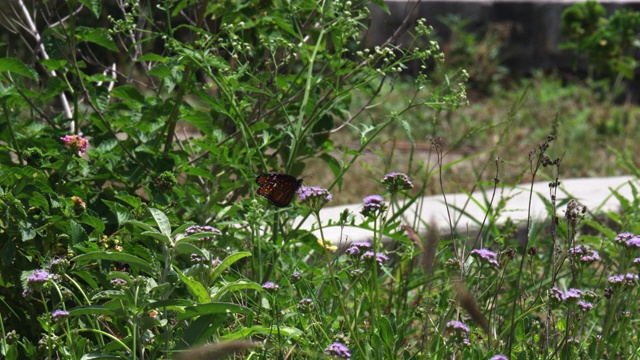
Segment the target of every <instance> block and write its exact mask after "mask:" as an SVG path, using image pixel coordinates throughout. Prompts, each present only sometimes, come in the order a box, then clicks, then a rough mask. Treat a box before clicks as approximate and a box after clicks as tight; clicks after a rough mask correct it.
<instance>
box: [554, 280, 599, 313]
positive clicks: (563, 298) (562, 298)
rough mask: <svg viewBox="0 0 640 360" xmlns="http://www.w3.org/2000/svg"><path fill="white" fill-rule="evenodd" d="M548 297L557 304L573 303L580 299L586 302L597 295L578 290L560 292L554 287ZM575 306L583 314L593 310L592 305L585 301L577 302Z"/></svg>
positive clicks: (588, 291)
mask: <svg viewBox="0 0 640 360" xmlns="http://www.w3.org/2000/svg"><path fill="white" fill-rule="evenodd" d="M549 297H550V298H551V299H552V300H555V301H557V302H566V303H569V302H572V303H575V301H576V300H578V299H580V298H585V299H587V300H589V299H593V298H596V297H597V295H596V294H595V293H594V292H593V291H590V290H587V291H583V290H580V289H575V288H571V289H569V290H567V291H566V292H565V291H562V290H560V289H558V287H556V286H554V287H552V288H551V292H550V294H549ZM577 305H578V307H579V308H580V310H582V311H583V312H586V311H589V310H591V309H592V308H593V304H592V303H590V302H587V301H583V300H578V301H577Z"/></svg>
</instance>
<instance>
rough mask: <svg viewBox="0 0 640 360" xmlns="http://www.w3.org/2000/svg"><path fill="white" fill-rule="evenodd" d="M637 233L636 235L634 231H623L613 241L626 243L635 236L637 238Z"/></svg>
mask: <svg viewBox="0 0 640 360" xmlns="http://www.w3.org/2000/svg"><path fill="white" fill-rule="evenodd" d="M637 237H638V236H637V235H634V234H633V233H630V232H623V233H620V234H618V235H617V236H616V237H615V239H613V241H615V242H617V243H618V244H626V243H627V241H629V240H632V239H634V238H637Z"/></svg>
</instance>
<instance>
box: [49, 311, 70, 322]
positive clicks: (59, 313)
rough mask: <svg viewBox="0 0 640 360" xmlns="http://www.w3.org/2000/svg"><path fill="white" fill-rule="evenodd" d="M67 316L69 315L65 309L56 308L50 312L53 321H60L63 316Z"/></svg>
mask: <svg viewBox="0 0 640 360" xmlns="http://www.w3.org/2000/svg"><path fill="white" fill-rule="evenodd" d="M67 316H69V312H68V311H66V310H56V311H54V312H53V313H52V314H51V319H53V321H61V320H63V319H64V318H66V317H67Z"/></svg>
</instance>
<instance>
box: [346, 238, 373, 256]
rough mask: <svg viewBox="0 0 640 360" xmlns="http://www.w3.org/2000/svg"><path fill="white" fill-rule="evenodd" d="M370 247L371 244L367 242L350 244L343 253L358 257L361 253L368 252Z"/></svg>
mask: <svg viewBox="0 0 640 360" xmlns="http://www.w3.org/2000/svg"><path fill="white" fill-rule="evenodd" d="M371 246H372V245H371V243H370V242H368V241H358V242H354V243H351V244H350V245H349V247H348V248H347V250H345V251H344V252H345V253H346V254H347V255H349V256H358V255H359V254H360V253H361V252H362V251H366V250H369V249H370V248H371Z"/></svg>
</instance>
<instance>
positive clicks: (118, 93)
mask: <svg viewBox="0 0 640 360" xmlns="http://www.w3.org/2000/svg"><path fill="white" fill-rule="evenodd" d="M111 96H113V97H115V98H118V99H122V100H130V101H133V102H136V103H139V104H144V103H145V99H144V95H142V93H141V92H140V90H138V89H136V88H134V87H133V86H131V85H122V86H118V87H116V88H114V89H113V90H111Z"/></svg>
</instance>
